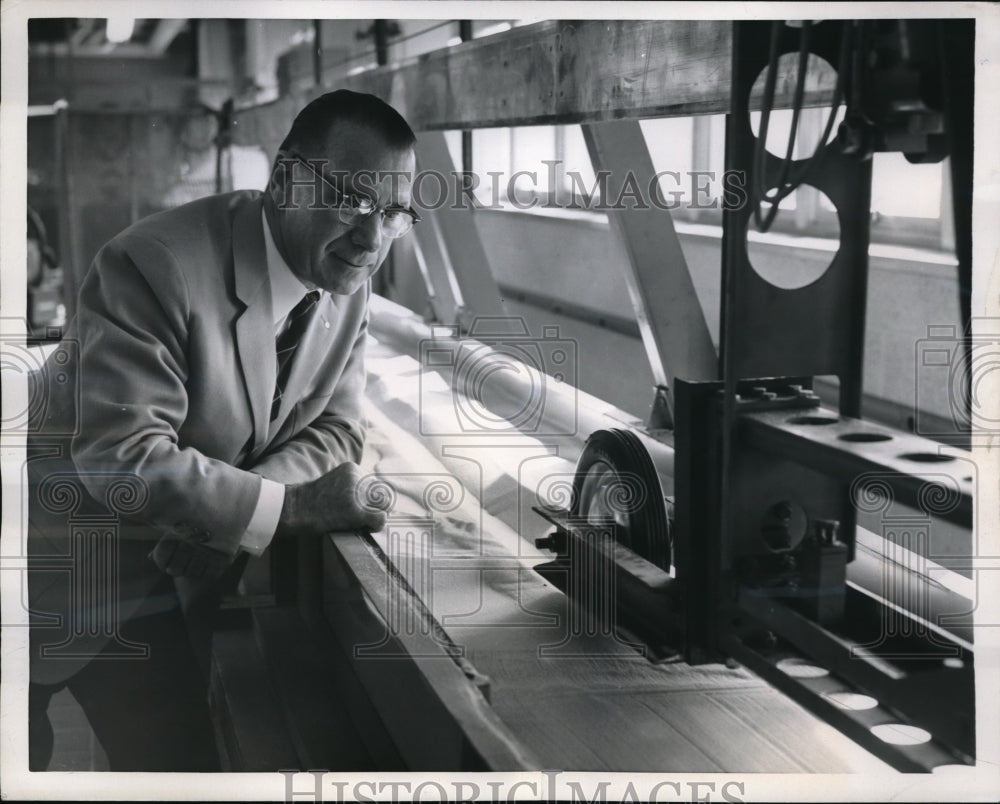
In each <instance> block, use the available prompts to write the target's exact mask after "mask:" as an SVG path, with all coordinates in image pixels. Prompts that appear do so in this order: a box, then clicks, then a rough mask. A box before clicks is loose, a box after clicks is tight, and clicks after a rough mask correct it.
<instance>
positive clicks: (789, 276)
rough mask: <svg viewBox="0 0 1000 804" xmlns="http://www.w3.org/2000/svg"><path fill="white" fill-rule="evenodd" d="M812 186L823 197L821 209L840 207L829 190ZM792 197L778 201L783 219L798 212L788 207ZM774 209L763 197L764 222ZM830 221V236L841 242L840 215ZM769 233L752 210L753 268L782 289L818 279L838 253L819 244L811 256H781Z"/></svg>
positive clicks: (749, 247) (749, 239) (749, 233)
mask: <svg viewBox="0 0 1000 804" xmlns="http://www.w3.org/2000/svg"><path fill="white" fill-rule="evenodd" d="M805 187H806V185H803V186H802V187H801V188H800V189H799V190H796V191H794V193H793V195H794V194H795V193H801V192H804V188H805ZM812 190H813V191H814V192H815V193H816V195H817V196H818V197H819V201H818V205H819V207H820V208H821V209H827V210H830V211H833V212H835V211H836V209H837V208H836V207H835V206H834V205H833V202H832V201H831V200H830V199H829V197H828V196H827V195H826V193H824V192H823V191H822V190H820V189H819V188H818V187H813V188H812ZM766 197H767V198H774V197H775V188H773V187H771V188H768V190H767V195H766ZM788 201H789V199H788V198H786V199H784V200H782V201H780V202H779V203H778V209H779V212H777V213H776V214H777V216H778V219H779V220H780V219H782V216H786V217H790V216H791V215H793V214H794V210H789V209H786V204H787V203H788ZM750 203H751V204H756V201H754V200H751V201H750ZM772 209H773V207H772V205H771V203H770V202H769V201H767V200H762V201H761V203H760V212H761V215H762V219H761V221H762V222H763V219H764V218H765V217H770V216H772V215H773V214H775V213H773V212H772ZM830 223H831V228H832V229H833V231H831V232H830V239H831V240H832V241H836V242H839V240H840V222H839V219H838V217H837V216H836V215H833V216H831V221H830ZM767 237H768V235H766V234H764V233H762V232H761V230H760V226H758V224H757V216H756V215H753V214H751V215H750V217H749V218H748V219H747V257H748V258H749V260H750V267H751V268H753V270H754V273H755V274H757V276H759V277H760V278H761V279H763V280H764V281H765V282H767V283H768V284H769V285H773V286H774V287H776V288H781V289H782V290H798V289H799V288H804V287H808V286H809V285H812V284H813V283H814V282H818V281H819V280H820V279H821V278H822V277H823V276H824V275H825V274H826V272H827V270H829V268H830V266H831V265H832V264H833V261H834V259H835V258H836V256H837V253H838V250H837V249H836V248H829V249H825V248H817V249H813V250H810V251H809V253H808V256H803V257H800V258H797V259H777V258H775V256H774V255H773V254H772V253H770V252H769V251H768V248H767V246H766V245H765V244H766V243H767ZM831 245H832V244H831Z"/></svg>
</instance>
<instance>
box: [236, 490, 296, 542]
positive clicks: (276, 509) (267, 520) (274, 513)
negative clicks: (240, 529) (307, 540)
mask: <svg viewBox="0 0 1000 804" xmlns="http://www.w3.org/2000/svg"><path fill="white" fill-rule="evenodd" d="M284 504H285V487H284V485H283V484H281V483H275V482H274V481H273V480H268V479H267V478H266V477H262V478H261V479H260V495H259V496H258V497H257V507H256V508H255V509H254V512H253V516H252V517H250V523H249V524H248V525H247V529H246V532H245V533H244V534H243V538H242V539H241V540H240V547H241V548H242V549H244V550H246V551H247V552H248V553H250V555H252V556H259V555H261V554H262V553H263V552H264V551H265V550H266V549H267V547H268V545H269V544H271V539H273V538H274V532H275V531H276V530H277V529H278V519H279V518H280V517H281V508H282V506H283V505H284Z"/></svg>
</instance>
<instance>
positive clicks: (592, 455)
mask: <svg viewBox="0 0 1000 804" xmlns="http://www.w3.org/2000/svg"><path fill="white" fill-rule="evenodd" d="M570 514H571V515H572V516H573V517H574V518H577V519H582V520H584V521H585V522H586V523H587V524H588V525H595V526H607V527H611V528H612V529H613V532H614V534H615V538H616V539H617V540H618V542H619V543H620V544H622V545H624V546H625V547H628V548H629V549H630V550H632V552H634V553H637V554H638V555H640V556H642V557H643V558H645V559H646V560H647V561H650V562H652V563H653V564H655V565H656V566H658V567H661V568H662V569H666V570H669V569H670V534H669V530H668V525H667V509H666V503H665V501H664V495H663V490H662V488H661V486H660V480H659V477H658V475H657V472H656V468H655V467H654V466H653V461H652V459H651V458H650V456H649V452H648V451H647V450H646V447H645V446H643V444H642V442H641V441H640V440H639V438H638V436H636V435H635V433H632V432H630V431H628V430H618V429H613V430H597V431H596V432H594V433H591V435H590V437H589V438H588V439H587V443H586V444H585V445H584V448H583V453H582V454H581V455H580V460H579V461H577V464H576V474H575V476H574V478H573V506H572V509H571V511H570Z"/></svg>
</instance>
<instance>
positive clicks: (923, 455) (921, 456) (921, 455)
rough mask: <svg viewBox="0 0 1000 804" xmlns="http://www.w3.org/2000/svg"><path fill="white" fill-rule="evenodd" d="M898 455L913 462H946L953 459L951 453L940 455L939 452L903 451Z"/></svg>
mask: <svg viewBox="0 0 1000 804" xmlns="http://www.w3.org/2000/svg"><path fill="white" fill-rule="evenodd" d="M899 457H900V458H902V459H903V460H906V461H914V462H915V463H947V462H948V461H953V460H955V459H954V458H953V457H952V456H951V455H942V454H941V453H940V452H904V453H903V454H902V455H900V456H899Z"/></svg>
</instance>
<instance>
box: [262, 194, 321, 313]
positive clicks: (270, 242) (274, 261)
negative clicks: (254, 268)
mask: <svg viewBox="0 0 1000 804" xmlns="http://www.w3.org/2000/svg"><path fill="white" fill-rule="evenodd" d="M260 219H261V224H262V225H263V227H264V252H265V254H266V257H267V276H268V279H269V280H270V282H271V312H272V317H273V320H274V323H275V324H276V325H277V324H279V323H281V322H282V321H284V320H285V318H287V317H288V314H289V313H290V312H291V311H292V308H293V307H294V306H295V305H296V304H298V303H299V302H300V301H301V300H302V297H303V296H305V295H306V293H308V292H309V288H307V287H306V286H305V285H303V284H302V281H301V280H300V279H299V278H298V277H297V276H296V275H295V274H293V273H292V269H291V268H289V267H288V263H287V262H285V258H284V257H282V256H281V252H280V251H278V247H277V246H276V245H275V244H274V238H273V237H272V236H271V227H270V226H268V224H267V215H266V214H265V212H264V208H263V206H262V207H261V210H260Z"/></svg>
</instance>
